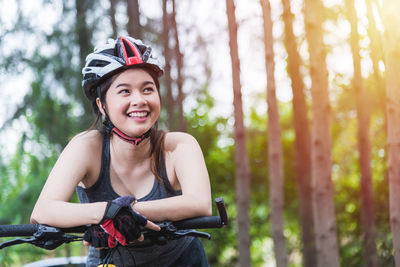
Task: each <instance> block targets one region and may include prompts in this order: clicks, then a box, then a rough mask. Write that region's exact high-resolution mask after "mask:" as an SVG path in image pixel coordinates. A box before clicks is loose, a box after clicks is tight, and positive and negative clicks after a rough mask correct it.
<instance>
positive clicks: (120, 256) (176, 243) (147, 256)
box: [76, 135, 193, 267]
mask: <svg viewBox="0 0 400 267" xmlns="http://www.w3.org/2000/svg"><path fill="white" fill-rule="evenodd" d="M160 165H161V166H160V169H159V170H157V172H158V175H159V176H160V177H161V179H162V182H161V183H160V182H159V181H158V180H157V179H156V178H155V177H154V183H153V187H152V189H151V191H150V192H149V193H148V194H147V195H146V196H144V197H142V198H140V199H138V201H148V200H156V199H162V198H168V197H173V196H177V195H181V194H182V192H181V191H180V190H179V191H175V190H174V189H173V188H172V186H171V184H170V182H169V180H168V176H167V171H166V168H165V159H164V156H163V155H162V160H161V164H160ZM76 193H77V195H78V197H79V200H80V202H81V203H93V202H101V201H108V200H113V199H115V198H118V197H120V195H118V194H117V193H116V192H115V191H114V189H113V188H112V185H111V181H110V137H109V136H107V135H105V136H104V137H103V149H102V156H101V169H100V174H99V178H98V179H97V181H96V183H95V184H94V185H93V186H91V187H89V188H83V187H81V186H77V188H76ZM192 240H193V237H183V238H180V239H178V240H172V241H170V242H168V243H167V244H165V245H153V246H150V247H140V248H137V247H123V246H118V247H117V251H116V253H113V254H114V255H113V261H114V264H116V265H117V266H167V265H168V263H171V262H174V261H175V260H176V259H177V258H179V256H180V255H181V254H182V252H183V251H184V250H185V248H186V247H187V246H188V245H189V244H190V242H191V241H192ZM134 262H135V263H136V265H134ZM100 263H101V262H100V255H99V251H98V250H97V249H95V248H93V247H91V248H90V250H89V255H88V260H87V265H86V266H90V267H91V266H97V265H98V264H100Z"/></svg>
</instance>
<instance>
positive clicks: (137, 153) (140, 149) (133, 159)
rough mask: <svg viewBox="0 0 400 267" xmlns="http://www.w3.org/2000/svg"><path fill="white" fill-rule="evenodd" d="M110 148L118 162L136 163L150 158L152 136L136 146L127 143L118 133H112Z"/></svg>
mask: <svg viewBox="0 0 400 267" xmlns="http://www.w3.org/2000/svg"><path fill="white" fill-rule="evenodd" d="M110 148H111V151H112V153H113V155H112V157H113V158H114V159H116V160H118V162H127V163H129V164H135V163H140V162H143V161H145V160H147V159H149V158H150V149H151V143H150V138H146V139H144V140H143V142H141V143H140V144H139V145H136V146H134V145H131V144H127V143H126V141H124V140H122V139H121V138H119V137H118V136H116V135H111V137H110Z"/></svg>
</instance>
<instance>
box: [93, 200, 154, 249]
mask: <svg viewBox="0 0 400 267" xmlns="http://www.w3.org/2000/svg"><path fill="white" fill-rule="evenodd" d="M134 201H135V198H134V197H132V196H123V197H119V198H117V199H114V200H113V201H110V202H108V204H107V208H106V211H105V215H104V218H103V220H102V221H101V222H100V225H101V227H102V228H103V229H104V231H105V232H106V233H108V234H109V235H110V236H111V237H113V238H114V239H115V240H117V241H118V242H119V243H121V244H122V245H124V246H126V245H127V244H129V243H131V242H133V241H135V240H139V241H143V239H144V238H143V235H142V233H141V227H147V228H150V229H153V230H156V231H157V230H159V229H160V228H159V227H158V226H157V225H155V224H154V223H152V222H149V221H147V219H146V217H144V216H143V215H141V214H140V213H138V212H136V211H135V210H133V209H132V206H131V204H132V203H133V202H134ZM114 246H115V245H114Z"/></svg>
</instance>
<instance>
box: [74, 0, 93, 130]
mask: <svg viewBox="0 0 400 267" xmlns="http://www.w3.org/2000/svg"><path fill="white" fill-rule="evenodd" d="M92 5H93V0H75V8H76V24H75V25H76V26H75V27H76V28H75V33H76V38H77V41H78V44H79V60H80V67H81V68H82V67H83V66H84V65H85V61H86V56H87V55H88V54H89V53H90V52H92V51H91V43H90V40H91V39H92V31H91V30H90V29H89V28H88V25H87V22H86V12H87V10H88V9H89V8H91V7H92ZM78 99H82V96H80V97H78ZM83 108H84V109H85V112H84V114H85V115H84V116H82V118H83V119H82V120H81V121H80V123H81V128H82V129H84V128H85V127H86V126H87V125H90V122H91V120H92V119H93V118H92V116H91V115H90V114H92V107H91V106H90V104H89V103H87V102H85V103H84V104H83Z"/></svg>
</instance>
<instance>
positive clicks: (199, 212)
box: [133, 195, 212, 222]
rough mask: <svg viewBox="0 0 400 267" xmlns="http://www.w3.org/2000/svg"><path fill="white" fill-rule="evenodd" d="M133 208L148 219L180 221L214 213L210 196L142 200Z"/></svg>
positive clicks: (182, 196)
mask: <svg viewBox="0 0 400 267" xmlns="http://www.w3.org/2000/svg"><path fill="white" fill-rule="evenodd" d="M133 208H134V209H135V210H136V211H138V212H139V213H140V214H143V215H144V216H146V217H147V219H148V220H151V221H155V222H159V221H164V220H170V221H178V220H183V219H186V218H193V217H198V216H210V215H211V213H212V208H211V199H210V198H205V197H202V198H195V197H192V196H185V195H181V196H175V197H170V198H164V199H159V200H151V201H140V202H137V203H136V204H134V206H133Z"/></svg>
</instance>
